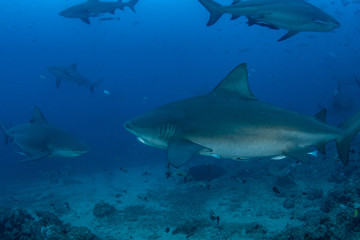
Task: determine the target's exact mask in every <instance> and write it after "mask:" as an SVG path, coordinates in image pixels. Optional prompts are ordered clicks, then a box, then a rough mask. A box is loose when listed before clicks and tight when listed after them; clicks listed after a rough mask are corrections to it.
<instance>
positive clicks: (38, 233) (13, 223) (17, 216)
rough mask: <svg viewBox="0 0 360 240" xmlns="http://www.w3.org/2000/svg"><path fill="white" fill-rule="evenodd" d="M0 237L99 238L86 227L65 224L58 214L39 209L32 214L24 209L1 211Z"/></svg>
mask: <svg viewBox="0 0 360 240" xmlns="http://www.w3.org/2000/svg"><path fill="white" fill-rule="evenodd" d="M0 239H2V240H43V239H47V240H99V239H100V238H98V237H97V236H96V235H94V234H93V233H91V231H90V230H89V229H88V228H86V227H74V226H71V224H64V223H63V222H62V221H61V220H60V219H59V218H58V217H57V216H56V215H54V214H52V213H50V212H46V211H38V212H36V216H35V217H33V216H31V215H30V214H29V213H28V212H26V211H25V210H22V209H13V210H8V209H7V210H2V211H1V212H0Z"/></svg>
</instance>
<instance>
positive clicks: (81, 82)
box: [46, 63, 102, 93]
mask: <svg viewBox="0 0 360 240" xmlns="http://www.w3.org/2000/svg"><path fill="white" fill-rule="evenodd" d="M76 68H77V64H76V63H74V64H71V65H70V66H52V67H47V68H46V69H47V70H48V72H50V73H51V74H52V75H54V76H55V78H56V87H57V88H59V87H60V84H61V82H62V81H67V82H72V83H75V84H77V85H78V86H85V87H87V88H89V89H90V92H91V93H94V89H95V87H96V86H97V85H99V84H100V82H102V80H100V81H97V82H94V83H91V82H90V81H89V79H87V78H85V77H84V76H83V75H81V74H80V73H79V72H78V71H77V70H76Z"/></svg>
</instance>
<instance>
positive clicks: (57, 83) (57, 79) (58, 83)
mask: <svg viewBox="0 0 360 240" xmlns="http://www.w3.org/2000/svg"><path fill="white" fill-rule="evenodd" d="M60 83H61V79H60V78H56V88H59V87H60Z"/></svg>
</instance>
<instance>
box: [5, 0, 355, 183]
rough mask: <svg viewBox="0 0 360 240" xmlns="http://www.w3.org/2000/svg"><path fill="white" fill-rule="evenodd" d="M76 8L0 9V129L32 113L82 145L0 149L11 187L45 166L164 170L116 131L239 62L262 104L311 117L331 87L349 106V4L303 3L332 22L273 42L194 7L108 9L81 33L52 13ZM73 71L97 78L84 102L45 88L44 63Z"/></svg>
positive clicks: (166, 4)
mask: <svg viewBox="0 0 360 240" xmlns="http://www.w3.org/2000/svg"><path fill="white" fill-rule="evenodd" d="M81 2H82V1H80V0H79V1H78V0H57V1H45V0H34V1H24V0H11V1H10V0H3V1H2V2H1V6H0V26H1V38H0V66H1V78H0V102H1V105H0V119H1V121H3V122H5V123H6V124H8V125H17V124H21V123H24V122H26V121H29V120H30V119H31V115H32V111H33V107H34V105H38V106H39V107H40V109H41V110H42V111H43V113H44V115H45V117H46V118H47V120H48V121H49V122H50V123H51V124H52V125H55V126H57V127H59V128H61V129H63V130H66V131H68V132H71V133H73V134H74V135H76V136H77V137H79V138H81V139H83V140H84V141H86V142H87V143H88V144H89V145H90V147H91V151H90V152H89V153H87V154H85V155H83V156H81V157H79V158H76V159H61V158H56V159H44V160H41V161H38V162H32V163H29V164H27V163H26V164H24V163H20V162H18V160H20V159H21V156H20V155H18V154H17V153H16V152H15V151H14V150H15V149H14V147H11V146H5V145H3V143H1V144H0V161H1V165H2V167H1V168H0V174H1V180H2V181H9V180H10V179H11V180H19V181H21V180H22V179H23V178H25V177H26V176H28V177H33V176H34V175H36V174H35V173H36V172H37V171H39V169H40V170H41V169H43V170H54V169H55V170H56V169H61V168H62V167H63V166H64V165H65V164H72V165H74V166H75V168H77V169H79V172H82V171H83V172H86V171H98V170H102V169H104V168H119V167H122V166H129V165H138V164H152V163H158V162H163V163H164V164H165V163H166V153H165V151H162V150H158V149H153V148H149V147H147V146H144V145H142V144H140V143H138V142H137V140H136V139H135V137H134V136H132V135H131V134H130V133H128V132H126V131H125V130H124V128H123V123H124V122H125V121H126V120H128V119H130V118H132V117H134V116H136V115H138V114H141V113H143V112H144V111H147V110H150V109H152V108H154V107H157V106H160V105H162V104H165V103H168V102H171V101H174V100H178V99H181V98H186V97H190V96H194V95H199V94H203V93H206V92H208V91H210V90H211V89H212V88H214V87H215V86H216V84H217V83H218V82H219V81H220V80H221V79H222V78H223V77H224V76H225V75H226V74H227V73H228V72H229V71H230V70H231V69H232V68H233V67H235V66H236V65H237V64H239V63H241V62H247V63H248V67H249V72H250V77H249V81H250V86H251V88H252V90H253V92H254V94H255V96H256V97H258V98H259V99H261V100H263V101H267V102H270V103H273V104H276V105H279V106H282V107H286V108H288V109H292V110H296V111H298V112H301V113H305V114H314V113H316V112H317V111H319V110H320V107H319V104H320V105H322V106H325V107H328V108H330V109H331V105H332V103H331V101H332V96H333V93H334V90H335V89H336V88H337V81H341V82H344V83H345V85H346V86H347V87H346V89H347V90H346V91H349V94H351V95H352V96H353V97H354V100H355V103H356V104H355V108H356V109H359V107H358V106H360V105H359V104H358V103H359V95H360V90H359V89H358V87H357V85H356V84H355V83H354V81H353V78H354V75H356V74H360V73H359V72H360V69H359V67H360V55H359V52H360V41H359V39H360V14H359V11H360V5H359V4H349V5H347V6H343V5H342V4H341V1H340V0H334V1H332V2H329V1H325V0H317V1H311V2H312V3H313V4H314V5H316V6H318V7H320V8H321V9H323V10H324V11H326V12H327V13H329V14H330V15H332V16H333V17H335V18H336V19H337V20H339V22H340V23H341V25H342V26H341V27H340V28H339V29H336V30H335V31H333V32H329V33H311V32H305V33H300V34H298V35H296V36H295V37H293V38H291V39H289V40H286V41H284V42H277V41H276V40H277V39H278V38H280V37H281V36H282V35H284V34H285V31H284V30H278V31H274V30H270V29H267V28H264V27H260V26H252V27H248V26H247V25H246V23H245V22H246V19H244V18H240V19H238V20H235V21H230V20H229V18H230V16H229V15H224V16H223V17H222V18H221V19H220V20H219V21H218V22H217V23H216V24H215V25H213V26H211V27H207V26H206V23H207V20H208V17H209V14H208V12H207V10H206V9H205V8H204V7H203V6H202V5H201V4H200V3H198V1H196V0H181V1H180V0H177V1H162V0H140V2H139V3H138V4H137V5H136V6H135V8H136V13H133V12H131V11H130V10H129V9H128V8H126V9H125V11H120V10H117V11H116V17H120V21H117V20H113V21H99V20H98V18H90V21H91V25H87V24H85V23H83V22H82V21H80V20H79V19H68V18H64V17H61V16H59V15H58V12H60V11H61V10H63V9H65V8H67V7H70V6H72V5H75V4H78V3H81ZM223 3H227V4H228V3H229V2H225V1H224V2H223ZM105 16H106V17H111V15H105ZM72 63H78V71H79V72H80V73H81V74H83V75H84V76H86V77H88V78H89V79H90V80H91V81H97V80H99V79H104V81H103V82H102V83H101V85H99V86H98V87H97V89H96V90H95V94H91V93H90V92H89V90H88V89H86V88H78V87H77V86H76V85H73V84H71V83H66V82H64V83H62V85H61V87H60V88H59V89H57V88H56V86H55V78H54V77H53V76H52V75H51V74H50V73H48V72H47V71H46V67H47V66H52V65H69V64H72ZM336 79H338V80H336ZM104 90H107V91H109V92H110V95H106V94H104V92H103V91H104ZM356 105H357V106H356ZM348 114H349V113H348V112H336V111H329V116H328V117H329V121H330V122H332V123H338V121H339V120H341V119H344V118H345V117H346V116H348Z"/></svg>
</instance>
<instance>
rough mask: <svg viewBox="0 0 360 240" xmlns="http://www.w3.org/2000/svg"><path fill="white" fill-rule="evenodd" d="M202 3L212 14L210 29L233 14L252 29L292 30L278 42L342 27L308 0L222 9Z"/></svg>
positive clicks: (245, 2) (237, 1)
mask: <svg viewBox="0 0 360 240" xmlns="http://www.w3.org/2000/svg"><path fill="white" fill-rule="evenodd" d="M199 2H200V3H201V4H202V5H203V6H204V7H205V8H206V9H207V10H208V11H209V12H210V18H209V21H208V23H207V25H208V26H210V25H213V24H214V23H215V22H216V21H217V20H218V19H219V18H220V17H221V16H222V15H223V14H224V13H229V14H231V15H232V18H231V20H234V19H237V18H239V17H241V16H245V17H247V19H248V25H249V26H252V25H254V24H256V25H260V26H263V27H269V28H271V29H285V30H288V32H287V33H286V34H285V35H284V36H282V37H281V38H280V39H279V40H278V41H283V40H285V39H288V38H290V37H292V36H294V35H296V34H297V33H299V32H304V31H311V32H329V31H332V30H334V29H336V28H338V27H340V23H339V22H338V21H337V20H335V19H334V18H333V17H331V16H330V15H328V14H327V13H325V12H323V11H322V10H320V9H318V8H317V7H315V6H313V5H311V4H310V3H308V2H305V1H304V0H234V2H233V4H232V5H229V6H222V5H220V4H219V3H217V2H215V1H213V0H199Z"/></svg>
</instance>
